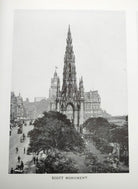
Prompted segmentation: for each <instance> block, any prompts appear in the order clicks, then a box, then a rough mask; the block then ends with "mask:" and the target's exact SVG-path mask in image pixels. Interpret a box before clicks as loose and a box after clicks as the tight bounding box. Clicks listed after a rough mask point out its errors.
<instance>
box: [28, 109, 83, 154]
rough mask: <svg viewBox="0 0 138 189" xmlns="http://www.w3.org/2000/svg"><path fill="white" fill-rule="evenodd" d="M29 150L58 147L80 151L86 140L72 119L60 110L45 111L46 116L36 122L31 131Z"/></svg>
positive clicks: (36, 150)
mask: <svg viewBox="0 0 138 189" xmlns="http://www.w3.org/2000/svg"><path fill="white" fill-rule="evenodd" d="M29 136H30V145H29V146H30V147H29V149H28V151H29V152H39V151H41V150H48V149H50V148H56V149H59V150H64V151H69V150H76V151H80V150H82V149H83V148H84V142H83V139H82V138H81V136H80V134H79V133H78V132H77V131H76V129H75V128H74V126H73V125H72V123H71V122H70V120H68V119H67V118H66V116H65V115H63V114H61V113H59V112H53V111H50V112H44V116H43V117H41V118H38V119H36V120H35V122H34V129H33V130H32V131H30V132H29Z"/></svg>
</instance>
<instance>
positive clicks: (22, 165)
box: [20, 161, 24, 170]
mask: <svg viewBox="0 0 138 189" xmlns="http://www.w3.org/2000/svg"><path fill="white" fill-rule="evenodd" d="M23 168H24V163H23V161H21V166H20V169H21V170H23Z"/></svg>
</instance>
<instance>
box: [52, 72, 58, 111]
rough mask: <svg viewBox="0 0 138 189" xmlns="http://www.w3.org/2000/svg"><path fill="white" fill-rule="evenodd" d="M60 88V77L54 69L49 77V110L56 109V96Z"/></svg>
mask: <svg viewBox="0 0 138 189" xmlns="http://www.w3.org/2000/svg"><path fill="white" fill-rule="evenodd" d="M59 90H60V79H59V77H58V75H57V72H56V70H55V72H54V76H53V78H52V79H51V87H50V89H49V98H50V110H53V111H54V110H56V97H57V95H58V93H59Z"/></svg>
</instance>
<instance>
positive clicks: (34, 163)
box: [33, 156, 35, 164]
mask: <svg viewBox="0 0 138 189" xmlns="http://www.w3.org/2000/svg"><path fill="white" fill-rule="evenodd" d="M33 161H34V164H35V156H34V157H33Z"/></svg>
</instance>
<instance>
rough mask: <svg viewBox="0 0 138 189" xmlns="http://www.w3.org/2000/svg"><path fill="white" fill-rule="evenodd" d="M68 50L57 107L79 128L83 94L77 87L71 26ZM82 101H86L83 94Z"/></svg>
mask: <svg viewBox="0 0 138 189" xmlns="http://www.w3.org/2000/svg"><path fill="white" fill-rule="evenodd" d="M66 42H67V44H66V51H65V56H64V69H63V84H62V90H61V91H60V93H59V96H57V100H56V101H57V103H56V108H57V111H60V112H62V113H63V114H66V116H67V118H68V119H70V120H71V121H72V122H73V124H74V125H75V127H76V128H77V129H79V128H78V126H79V119H80V112H81V110H80V108H81V99H80V97H81V95H80V94H79V93H80V91H79V90H78V89H77V81H76V67H75V55H74V51H73V46H72V37H71V31H70V26H69V28H68V33H67V40H66ZM82 85H83V81H82V83H81V86H80V87H81V92H82V91H83V87H82ZM82 93H84V91H83V92H82ZM81 98H82V103H83V102H84V98H83V94H82V97H81Z"/></svg>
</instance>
